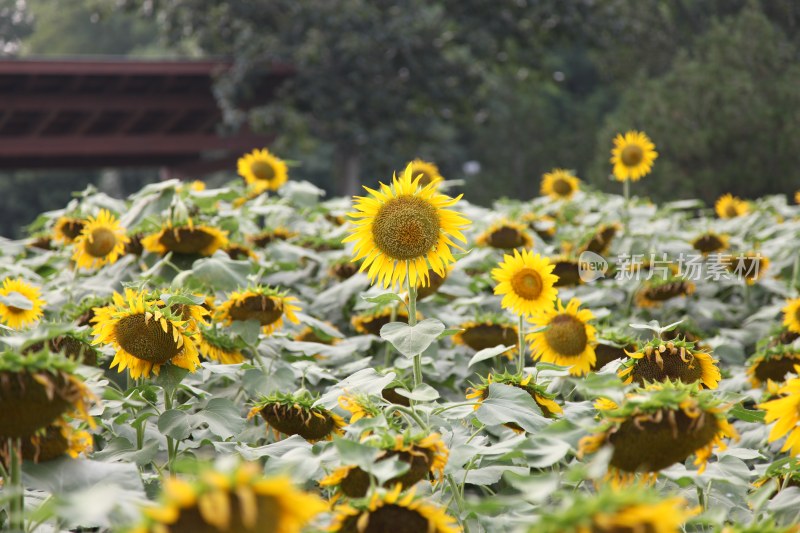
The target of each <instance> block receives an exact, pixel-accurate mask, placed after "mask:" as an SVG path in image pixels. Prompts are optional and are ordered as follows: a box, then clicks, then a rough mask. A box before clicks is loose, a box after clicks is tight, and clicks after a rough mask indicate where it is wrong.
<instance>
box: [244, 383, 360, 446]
mask: <svg viewBox="0 0 800 533" xmlns="http://www.w3.org/2000/svg"><path fill="white" fill-rule="evenodd" d="M315 401H316V398H314V397H312V396H311V395H310V394H283V393H275V394H272V395H270V396H265V397H263V398H261V400H259V401H258V402H256V403H255V404H253V408H252V409H250V414H248V415H247V417H248V419H249V418H253V417H254V416H255V415H257V414H260V415H261V417H262V418H263V419H264V421H265V422H266V423H267V425H268V426H269V427H271V428H272V430H273V432H274V433H275V434H276V435H277V434H280V433H282V434H284V435H300V436H301V437H303V438H304V439H306V440H307V441H309V442H316V441H319V440H323V439H327V440H330V439H331V438H333V435H338V434H341V432H342V431H341V428H342V427H344V425H345V422H344V420H343V419H342V418H341V417H340V416H339V415H337V414H335V413H333V412H332V411H329V410H327V409H325V408H324V407H320V406H314V402H315Z"/></svg>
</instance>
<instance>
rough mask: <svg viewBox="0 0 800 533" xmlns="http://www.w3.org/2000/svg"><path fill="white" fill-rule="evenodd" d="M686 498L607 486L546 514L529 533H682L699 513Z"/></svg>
mask: <svg viewBox="0 0 800 533" xmlns="http://www.w3.org/2000/svg"><path fill="white" fill-rule="evenodd" d="M700 510H701V509H700V508H699V507H697V508H691V507H689V506H688V503H687V502H686V500H685V499H684V498H681V497H677V496H676V497H670V498H664V497H663V496H662V495H661V494H660V493H659V492H658V491H656V490H654V489H652V488H649V487H642V486H637V487H620V488H614V487H610V486H605V487H603V488H601V489H600V490H599V492H598V493H596V494H586V493H583V494H581V493H576V494H575V496H574V497H572V498H570V499H568V500H567V501H565V502H564V505H563V506H562V507H561V508H559V509H557V510H545V511H544V515H543V516H542V517H541V519H540V520H539V522H537V523H536V525H535V526H533V527H532V528H531V529H529V530H528V531H529V533H681V532H682V531H683V525H684V523H685V522H686V521H687V520H688V519H689V518H691V517H693V516H694V515H696V514H698V513H699V512H700Z"/></svg>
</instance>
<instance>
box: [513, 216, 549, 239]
mask: <svg viewBox="0 0 800 533" xmlns="http://www.w3.org/2000/svg"><path fill="white" fill-rule="evenodd" d="M520 220H522V222H524V223H525V224H527V225H528V227H529V228H530V229H532V230H533V231H535V232H536V234H537V235H538V236H539V237H541V238H542V240H545V241H546V240H549V239H551V238H552V237H553V235H555V234H556V219H554V218H553V217H551V216H549V215H537V214H536V213H524V214H523V215H522V217H521V218H520Z"/></svg>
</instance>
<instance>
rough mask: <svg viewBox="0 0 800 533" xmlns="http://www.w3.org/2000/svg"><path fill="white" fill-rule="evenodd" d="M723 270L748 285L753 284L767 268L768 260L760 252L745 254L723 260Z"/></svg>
mask: <svg viewBox="0 0 800 533" xmlns="http://www.w3.org/2000/svg"><path fill="white" fill-rule="evenodd" d="M724 263H725V268H727V269H728V271H729V272H731V273H732V274H734V275H736V276H739V278H740V279H744V281H745V283H747V284H748V285H753V284H755V282H756V281H758V280H759V279H761V277H762V276H763V275H764V273H765V272H766V271H767V269H768V268H769V259H768V258H767V257H766V256H764V255H762V254H761V252H753V251H750V252H745V253H742V254H739V255H738V256H729V257H726V258H724Z"/></svg>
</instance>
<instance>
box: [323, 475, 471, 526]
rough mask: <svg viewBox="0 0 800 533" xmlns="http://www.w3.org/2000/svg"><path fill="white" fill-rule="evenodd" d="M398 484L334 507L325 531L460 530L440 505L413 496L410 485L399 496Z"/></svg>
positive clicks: (399, 488) (413, 492)
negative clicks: (330, 521) (330, 520)
mask: <svg viewBox="0 0 800 533" xmlns="http://www.w3.org/2000/svg"><path fill="white" fill-rule="evenodd" d="M401 491H402V487H401V486H400V485H399V484H398V485H395V487H394V489H392V490H390V491H384V490H380V489H379V490H377V491H375V492H374V493H373V495H372V497H371V498H370V499H369V501H359V502H351V503H350V504H349V505H340V506H338V507H336V508H335V509H334V513H335V514H334V517H333V523H332V524H331V526H330V527H329V528H328V532H329V533H422V532H425V533H461V531H462V529H461V528H460V527H459V526H458V525H457V523H456V520H455V519H454V518H452V517H451V516H448V515H447V513H446V512H445V510H444V509H442V508H441V507H438V506H436V505H434V504H432V503H429V502H428V501H426V500H424V499H419V498H416V496H415V491H414V490H413V489H412V490H411V491H409V492H408V493H406V494H405V496H401Z"/></svg>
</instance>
